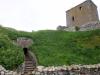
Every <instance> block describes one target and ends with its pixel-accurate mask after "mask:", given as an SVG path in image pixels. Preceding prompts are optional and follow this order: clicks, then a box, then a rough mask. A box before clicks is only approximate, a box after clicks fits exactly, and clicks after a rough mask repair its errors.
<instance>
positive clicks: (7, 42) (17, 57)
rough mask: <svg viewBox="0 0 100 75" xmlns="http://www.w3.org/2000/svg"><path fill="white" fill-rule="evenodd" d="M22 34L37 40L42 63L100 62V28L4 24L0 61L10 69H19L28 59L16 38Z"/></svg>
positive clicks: (0, 32)
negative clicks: (61, 28)
mask: <svg viewBox="0 0 100 75" xmlns="http://www.w3.org/2000/svg"><path fill="white" fill-rule="evenodd" d="M18 37H28V38H31V39H32V40H33V42H34V43H33V45H32V46H31V47H30V49H31V51H32V52H34V53H35V55H36V56H37V58H38V64H39V65H44V66H51V65H54V66H57V65H70V64H96V63H100V30H93V31H86V32H66V31H56V30H43V31H37V32H24V31H16V30H14V29H11V28H5V27H2V26H0V65H3V66H4V67H5V68H7V69H15V68H17V67H18V65H20V64H21V63H22V62H23V61H24V60H23V56H24V55H23V51H22V49H21V48H20V47H18V46H17V45H16V44H15V42H14V41H16V39H17V38H18Z"/></svg>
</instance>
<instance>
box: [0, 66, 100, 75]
mask: <svg viewBox="0 0 100 75" xmlns="http://www.w3.org/2000/svg"><path fill="white" fill-rule="evenodd" d="M0 75H21V73H19V74H17V73H16V72H13V71H8V70H5V69H4V68H3V67H2V66H0ZM31 75H100V64H96V65H70V66H57V67H54V66H51V67H44V66H38V67H37V69H36V70H35V71H33V72H32V74H31Z"/></svg>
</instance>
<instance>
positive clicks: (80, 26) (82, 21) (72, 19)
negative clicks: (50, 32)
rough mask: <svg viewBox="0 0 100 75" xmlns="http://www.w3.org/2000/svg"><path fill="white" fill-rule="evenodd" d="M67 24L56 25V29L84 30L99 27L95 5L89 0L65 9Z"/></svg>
mask: <svg viewBox="0 0 100 75" xmlns="http://www.w3.org/2000/svg"><path fill="white" fill-rule="evenodd" d="M66 22H67V26H66V27H64V26H58V28H57V29H58V30H66V31H76V30H80V31H85V30H92V29H97V28H100V23H99V17H98V11H97V6H96V5H95V4H94V3H93V2H92V1H91V0H86V1H84V2H83V3H81V4H79V5H77V6H75V7H74V8H71V9H70V10H67V11H66Z"/></svg>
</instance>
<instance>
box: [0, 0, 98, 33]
mask: <svg viewBox="0 0 100 75" xmlns="http://www.w3.org/2000/svg"><path fill="white" fill-rule="evenodd" d="M83 1H85V0H0V24H1V25H2V26H5V27H12V28H15V29H17V30H24V31H32V30H45V29H56V27H57V26H58V25H62V26H65V25H66V15H65V11H66V10H68V9H70V8H72V7H74V6H76V5H78V4H80V3H82V2H83ZM92 1H93V2H94V3H95V4H96V5H97V6H98V11H99V13H100V0H92Z"/></svg>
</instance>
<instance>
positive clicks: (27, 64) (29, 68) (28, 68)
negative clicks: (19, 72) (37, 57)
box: [24, 56, 34, 74]
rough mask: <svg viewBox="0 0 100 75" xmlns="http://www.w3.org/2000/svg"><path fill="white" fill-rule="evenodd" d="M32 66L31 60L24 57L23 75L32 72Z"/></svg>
mask: <svg viewBox="0 0 100 75" xmlns="http://www.w3.org/2000/svg"><path fill="white" fill-rule="evenodd" d="M33 66H34V64H33V62H32V60H31V59H30V58H29V57H28V56H25V68H24V74H27V73H28V72H32V71H33V70H34V67H33Z"/></svg>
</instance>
